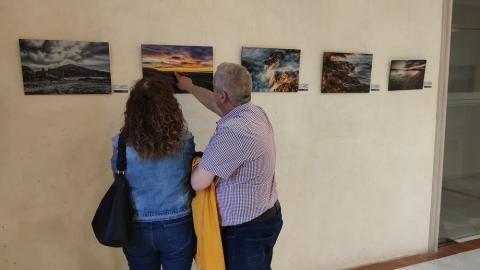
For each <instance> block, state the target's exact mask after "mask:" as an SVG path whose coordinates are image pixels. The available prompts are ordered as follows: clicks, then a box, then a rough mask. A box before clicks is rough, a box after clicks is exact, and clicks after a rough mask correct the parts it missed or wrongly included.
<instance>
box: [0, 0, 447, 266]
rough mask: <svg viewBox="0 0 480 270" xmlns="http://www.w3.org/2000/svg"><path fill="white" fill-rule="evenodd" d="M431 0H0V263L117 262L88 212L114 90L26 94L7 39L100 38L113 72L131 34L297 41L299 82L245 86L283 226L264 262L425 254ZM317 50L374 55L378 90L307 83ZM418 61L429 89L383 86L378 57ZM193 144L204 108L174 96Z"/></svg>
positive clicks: (438, 11)
mask: <svg viewBox="0 0 480 270" xmlns="http://www.w3.org/2000/svg"><path fill="white" fill-rule="evenodd" d="M441 15H442V1H439V0H422V1H415V0H408V1H405V0H342V1H338V0H319V1H314V0H310V1H307V0H300V1H286V0H268V1H254V0H244V1H233V0H228V1H226V0H223V1H221V0H200V1H199V0H197V1H193V0H191V1H187V0H181V1H179V0H175V1H174V0H166V1H158V0H140V1H129V0H115V1H114V0H111V1H97V0H83V1H71V0H67V1H66V0H44V1H36V0H2V1H1V2H0V35H1V39H0V51H1V55H2V57H1V61H0V84H1V91H0V123H1V130H2V132H1V133H0V153H1V155H0V205H1V207H0V268H1V269H5V270H10V269H39V270H40V269H69V270H80V269H112V270H113V269H127V265H126V262H125V259H124V257H123V254H122V252H121V250H120V249H111V248H106V247H103V246H101V245H100V244H98V243H97V242H96V240H95V238H94V236H93V234H92V230H91V227H90V222H91V218H92V215H93V213H94V211H95V209H96V207H97V205H98V202H99V200H100V198H101V197H102V195H103V194H104V192H105V190H106V188H107V187H108V186H109V185H110V183H111V181H112V173H111V171H110V167H109V166H110V156H111V141H110V138H111V137H112V136H113V135H114V133H115V132H116V131H118V129H119V128H120V127H121V125H122V113H123V110H124V105H125V101H126V99H127V97H128V94H120V93H114V94H111V95H44V96H26V95H24V89H23V84H22V74H21V64H20V55H19V43H18V39H20V38H26V39H59V40H80V41H106V42H109V46H110V64H111V69H110V70H111V76H112V83H113V84H117V85H118V84H128V85H129V86H131V85H132V83H133V82H134V81H135V80H136V79H138V78H139V77H141V74H142V69H141V61H140V57H141V48H140V45H141V44H171V45H201V46H213V48H214V66H216V65H218V64H219V63H221V62H224V61H227V62H235V63H240V53H241V47H242V46H250V47H269V48H292V49H300V50H301V60H300V83H307V84H308V86H309V89H308V91H306V92H298V93H254V94H253V102H254V103H255V104H258V105H260V106H262V107H263V108H264V109H265V111H266V112H267V114H268V115H269V117H270V119H271V121H272V124H273V127H274V131H275V139H276V143H277V173H276V177H277V178H276V179H277V184H278V190H279V196H280V201H281V203H282V207H283V215H284V222H285V224H284V228H283V231H282V233H281V235H280V238H279V241H278V244H277V246H276V249H275V253H274V261H273V269H276V270H282V269H285V270H286V269H296V270H309V269H327V270H331V269H343V268H348V267H353V266H357V265H362V264H367V263H372V262H376V261H380V260H387V259H390V258H395V257H402V256H406V255H411V254H417V253H422V252H426V251H427V248H428V235H429V222H430V220H429V217H430V207H431V203H430V202H431V189H432V172H433V155H434V141H435V119H436V118H435V117H436V105H437V104H436V102H437V91H438V89H437V82H438V72H439V56H440V41H441V20H442V16H441ZM325 51H330V52H334V51H338V52H353V53H369V54H373V68H372V78H371V81H372V83H374V84H380V86H381V90H380V91H375V92H371V93H361V94H360V93H359V94H322V93H321V92H320V85H321V74H322V73H321V72H322V69H321V66H322V56H323V52H325ZM393 59H396V60H398V59H405V60H406V59H426V60H427V68H426V74H425V81H429V82H432V83H433V87H432V88H428V89H423V90H412V91H395V92H389V91H387V84H388V74H389V68H390V61H391V60H393ZM178 99H179V100H180V103H181V105H182V108H183V111H184V114H185V117H186V120H187V122H188V126H189V128H190V130H191V131H192V132H193V134H194V135H195V140H196V144H197V149H198V150H202V149H203V148H204V147H205V145H206V143H207V142H208V140H209V138H210V136H211V135H212V133H213V131H214V129H215V122H216V121H217V120H218V117H216V116H215V115H214V114H212V113H210V112H209V111H207V110H206V109H205V108H203V107H202V106H201V105H200V104H199V103H198V102H197V101H196V100H195V99H194V97H193V96H191V95H188V94H180V95H178Z"/></svg>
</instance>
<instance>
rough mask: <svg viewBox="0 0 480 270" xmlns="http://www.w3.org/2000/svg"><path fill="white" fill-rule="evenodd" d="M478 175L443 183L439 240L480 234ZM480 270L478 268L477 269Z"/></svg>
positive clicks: (479, 181) (448, 180) (479, 183)
mask: <svg viewBox="0 0 480 270" xmlns="http://www.w3.org/2000/svg"><path fill="white" fill-rule="evenodd" d="M479 209H480V175H474V176H469V177H463V178H455V179H445V180H444V181H443V192H442V206H441V217H440V239H441V242H442V239H455V240H456V239H459V238H464V237H469V236H471V235H478V234H480V211H479ZM479 269H480V268H479Z"/></svg>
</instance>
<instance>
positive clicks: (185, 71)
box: [142, 44, 213, 93]
mask: <svg viewBox="0 0 480 270" xmlns="http://www.w3.org/2000/svg"><path fill="white" fill-rule="evenodd" d="M142 71H143V77H158V78H163V79H165V80H167V81H169V82H170V83H171V84H172V85H174V88H175V93H187V92H185V91H183V90H180V89H179V88H178V87H176V79H175V77H174V75H173V72H174V71H175V72H178V73H181V74H182V75H184V76H188V77H190V78H191V79H192V81H193V83H194V84H196V85H198V86H201V87H203V88H206V89H209V90H213V47H208V46H177V45H148V44H144V45H142Z"/></svg>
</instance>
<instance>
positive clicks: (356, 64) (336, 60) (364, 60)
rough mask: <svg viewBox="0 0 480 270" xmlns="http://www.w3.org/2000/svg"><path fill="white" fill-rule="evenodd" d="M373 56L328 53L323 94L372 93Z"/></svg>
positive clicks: (323, 80)
mask: <svg viewBox="0 0 480 270" xmlns="http://www.w3.org/2000/svg"><path fill="white" fill-rule="evenodd" d="M372 58H373V55H372V54H360V53H337V52H326V53H324V55H323V76H322V93H370V77H371V73H372Z"/></svg>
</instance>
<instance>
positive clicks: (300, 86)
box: [298, 83, 308, 91]
mask: <svg viewBox="0 0 480 270" xmlns="http://www.w3.org/2000/svg"><path fill="white" fill-rule="evenodd" d="M298 91H308V83H299V84H298Z"/></svg>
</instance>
